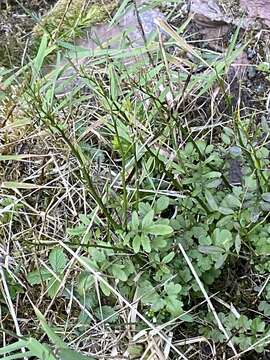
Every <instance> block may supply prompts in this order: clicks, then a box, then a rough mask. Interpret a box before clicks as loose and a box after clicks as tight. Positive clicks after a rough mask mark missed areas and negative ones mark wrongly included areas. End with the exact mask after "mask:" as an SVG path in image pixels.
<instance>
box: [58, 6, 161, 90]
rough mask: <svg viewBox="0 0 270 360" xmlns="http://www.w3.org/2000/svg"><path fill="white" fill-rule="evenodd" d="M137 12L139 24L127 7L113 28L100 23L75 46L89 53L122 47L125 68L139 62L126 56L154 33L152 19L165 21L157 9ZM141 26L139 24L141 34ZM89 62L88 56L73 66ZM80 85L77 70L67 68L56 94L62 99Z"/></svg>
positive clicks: (140, 9)
mask: <svg viewBox="0 0 270 360" xmlns="http://www.w3.org/2000/svg"><path fill="white" fill-rule="evenodd" d="M138 11H139V19H140V22H139V21H138V18H137V15H136V12H135V9H134V7H133V6H130V7H129V8H128V9H127V10H126V12H124V14H123V15H122V16H121V17H120V18H119V19H118V20H117V22H116V23H114V24H113V25H110V24H109V23H103V24H98V25H94V26H92V27H90V28H89V29H87V30H86V34H85V36H84V37H83V38H81V39H78V40H77V42H76V45H78V46H80V47H81V48H85V49H87V50H89V53H90V54H91V51H94V50H96V49H98V48H99V47H101V48H109V49H120V48H121V49H124V48H125V49H126V50H123V51H126V56H125V57H123V60H122V63H123V64H124V65H129V64H131V63H134V61H135V60H138V57H137V58H136V59H135V58H134V57H133V56H129V55H128V52H129V50H131V49H132V48H137V47H142V46H144V41H145V40H148V39H149V36H150V35H151V34H152V33H153V32H154V31H155V30H156V24H155V19H157V18H162V19H164V16H163V14H162V13H161V12H160V11H159V10H157V9H149V8H145V7H139V8H138ZM140 24H141V25H142V29H143V31H142V29H141V26H140ZM144 36H145V39H144ZM89 61H90V62H91V55H89V56H87V57H84V58H81V59H78V60H76V61H75V66H76V67H79V66H81V65H84V64H86V63H89ZM74 77H75V78H74ZM70 80H71V81H70ZM80 83H81V81H80V79H79V77H78V76H76V71H75V70H74V69H73V68H70V69H69V70H67V71H66V72H65V73H64V75H63V76H62V77H61V78H60V79H59V80H58V84H59V87H58V89H57V95H58V96H62V95H65V94H67V93H68V92H69V91H70V90H71V89H73V88H74V86H78V85H79V84H80Z"/></svg>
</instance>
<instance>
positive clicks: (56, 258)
mask: <svg viewBox="0 0 270 360" xmlns="http://www.w3.org/2000/svg"><path fill="white" fill-rule="evenodd" d="M49 261H50V264H51V267H52V269H53V271H54V272H55V273H57V274H61V273H62V272H63V271H64V269H65V267H66V265H67V262H68V259H67V257H66V255H65V253H64V251H63V249H62V248H59V247H55V248H54V249H52V251H51V252H50V256H49Z"/></svg>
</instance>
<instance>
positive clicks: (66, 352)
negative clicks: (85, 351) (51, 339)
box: [58, 349, 95, 360]
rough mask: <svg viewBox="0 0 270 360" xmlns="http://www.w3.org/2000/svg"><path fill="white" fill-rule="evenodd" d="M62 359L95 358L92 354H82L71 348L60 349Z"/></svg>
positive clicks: (85, 359)
mask: <svg viewBox="0 0 270 360" xmlns="http://www.w3.org/2000/svg"><path fill="white" fill-rule="evenodd" d="M58 355H59V357H60V360H95V359H94V358H93V357H91V356H86V355H82V354H80V353H79V352H77V351H75V350H71V349H58Z"/></svg>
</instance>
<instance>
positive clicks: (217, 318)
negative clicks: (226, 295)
mask: <svg viewBox="0 0 270 360" xmlns="http://www.w3.org/2000/svg"><path fill="white" fill-rule="evenodd" d="M178 246H179V249H180V250H181V253H182V254H183V256H184V258H185V260H186V262H187V264H188V266H189V268H190V271H191V272H192V274H193V276H194V278H195V280H196V282H197V284H198V286H199V288H200V290H201V292H202V293H203V296H204V297H205V300H206V301H207V304H208V306H209V309H210V310H211V311H212V313H213V315H214V317H215V319H216V322H217V325H218V327H219V329H220V330H221V331H222V332H223V334H224V335H225V337H226V339H227V340H228V345H229V346H230V348H231V349H232V350H233V352H234V354H235V356H236V357H237V356H238V353H237V351H236V349H235V347H234V345H233V343H232V341H231V339H230V336H229V335H228V333H227V331H226V329H225V328H224V326H223V324H222V322H221V321H220V319H219V317H218V314H217V312H216V310H215V307H214V305H213V303H212V301H211V299H210V298H209V296H208V294H207V292H206V291H205V288H204V285H203V283H202V282H201V280H200V278H199V276H198V275H197V272H196V270H195V269H194V267H193V265H192V263H191V261H190V259H189V257H188V256H187V253H186V252H185V250H184V248H183V246H182V245H181V244H180V243H179V244H178Z"/></svg>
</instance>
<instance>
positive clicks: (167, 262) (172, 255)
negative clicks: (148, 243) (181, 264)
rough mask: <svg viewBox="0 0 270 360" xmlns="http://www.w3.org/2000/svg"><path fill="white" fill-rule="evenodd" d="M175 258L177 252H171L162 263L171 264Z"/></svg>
mask: <svg viewBox="0 0 270 360" xmlns="http://www.w3.org/2000/svg"><path fill="white" fill-rule="evenodd" d="M174 257H175V252H174V251H171V252H170V253H169V254H168V255H166V256H164V258H163V259H162V261H161V262H163V264H169V262H171V261H172V259H173V258H174Z"/></svg>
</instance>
